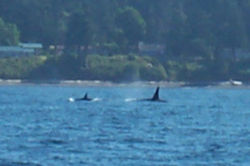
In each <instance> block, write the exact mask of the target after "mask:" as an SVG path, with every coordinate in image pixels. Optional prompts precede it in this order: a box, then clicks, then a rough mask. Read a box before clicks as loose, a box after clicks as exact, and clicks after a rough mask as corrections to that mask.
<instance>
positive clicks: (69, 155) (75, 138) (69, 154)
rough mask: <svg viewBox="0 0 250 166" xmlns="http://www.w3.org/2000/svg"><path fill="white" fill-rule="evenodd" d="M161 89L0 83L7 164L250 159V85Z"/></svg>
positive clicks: (0, 152) (236, 163)
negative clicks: (157, 99) (77, 99)
mask: <svg viewBox="0 0 250 166" xmlns="http://www.w3.org/2000/svg"><path fill="white" fill-rule="evenodd" d="M154 90H155V89H154V88H153V87H128V86H126V87H119V86H117V87H73V86H57V85H47V86H41V85H40V86H39V85H16V86H0V118H1V119H0V165H4V166H54V165H55V166H67V165H74V166H77V165H90V166H92V165H93V166H94V165H103V166H113V165H114V166H118V165H124V166H125V165H126V166H127V165H134V166H154V165H155V166H192V165H195V166H213V165H214V166H249V165H250V109H249V108H250V102H249V101H250V89H218V88H161V91H160V96H161V98H162V99H165V100H167V103H154V102H136V101H134V100H133V99H134V98H144V97H151V96H152V94H153V93H154ZM85 92H88V94H89V96H90V97H93V98H98V100H97V101H92V102H69V101H68V99H69V98H70V97H82V96H83V95H84V93H85Z"/></svg>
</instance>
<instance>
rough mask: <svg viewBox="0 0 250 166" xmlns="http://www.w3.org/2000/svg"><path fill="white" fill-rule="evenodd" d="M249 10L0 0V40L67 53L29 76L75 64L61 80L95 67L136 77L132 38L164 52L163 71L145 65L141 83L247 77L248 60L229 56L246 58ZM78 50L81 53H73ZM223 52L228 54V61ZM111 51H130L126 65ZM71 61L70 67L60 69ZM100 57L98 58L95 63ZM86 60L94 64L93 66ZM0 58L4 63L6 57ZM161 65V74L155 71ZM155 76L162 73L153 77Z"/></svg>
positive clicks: (235, 2) (188, 2) (204, 0)
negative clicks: (93, 55)
mask: <svg viewBox="0 0 250 166" xmlns="http://www.w3.org/2000/svg"><path fill="white" fill-rule="evenodd" d="M249 15H250V0H41V1H38V0H0V45H17V44H18V43H19V42H36V43H42V44H43V46H44V48H45V49H46V48H49V46H50V45H63V46H64V48H66V51H65V52H64V53H65V54H64V55H63V56H61V57H60V58H59V59H58V57H53V58H48V60H46V61H42V62H41V63H40V61H38V62H39V63H37V64H38V65H41V64H43V63H44V64H45V65H42V66H41V67H40V68H41V69H40V70H36V72H35V74H37V75H39V73H45V72H44V71H47V72H48V73H55V74H53V75H52V76H51V78H54V77H56V76H58V75H61V76H62V78H64V77H65V72H63V71H64V69H65V70H66V69H67V71H70V70H72V68H74V67H75V66H76V73H77V74H78V75H77V76H74V75H72V74H70V73H69V74H68V75H69V77H67V78H70V79H71V78H72V79H73V78H75V79H89V75H93V74H90V73H94V71H96V70H99V69H100V70H101V72H100V75H98V76H96V77H95V78H93V79H97V78H98V79H108V78H109V77H108V75H111V74H112V76H110V79H113V80H118V79H120V77H118V76H120V75H122V74H120V73H124V74H123V75H124V78H128V76H127V75H128V74H127V73H139V74H137V75H139V76H138V78H139V79H140V78H142V76H141V75H142V74H143V73H146V72H145V71H146V69H147V70H148V71H149V68H150V65H148V64H146V63H144V62H145V60H143V59H142V60H138V61H137V62H138V63H140V64H136V63H134V62H133V59H136V58H131V57H133V56H134V54H130V53H135V55H138V42H140V41H142V42H144V43H147V44H161V45H163V46H164V48H165V52H164V53H163V54H160V55H159V56H158V55H157V56H155V57H157V58H160V64H161V65H162V66H163V67H164V69H163V68H161V67H159V66H158V68H156V70H154V71H153V70H150V71H149V72H150V73H151V75H152V77H150V78H146V79H148V80H150V79H152V78H157V80H161V79H165V78H167V79H169V80H187V81H190V80H191V81H204V80H205V81H211V80H228V79H230V78H236V79H241V80H246V81H249V78H250V68H249V65H248V64H249V61H250V59H249V57H248V59H246V57H244V58H245V59H244V58H243V59H240V58H237V57H236V55H239V52H244V53H246V54H249V55H250V47H249V46H250V17H249ZM83 46H84V47H83ZM90 46H91V47H90ZM79 48H85V49H84V50H85V51H86V52H85V51H83V52H78V51H79V50H78V49H79ZM86 48H98V49H97V50H98V51H97V52H95V53H96V54H98V55H100V57H99V56H98V58H92V59H91V58H89V59H88V58H86V57H87V55H88V53H90V52H88V51H89V50H88V49H86ZM45 51H46V50H45ZM225 52H227V53H228V52H230V53H229V54H230V56H229V58H228V56H226V58H225ZM103 54H108V55H110V58H106V57H103V56H102V55H103ZM118 54H125V55H131V57H130V58H128V59H126V58H125V60H127V61H126V63H125V62H124V64H126V65H124V66H122V65H117V64H119V63H120V62H119V63H118V62H117V64H115V62H116V60H114V59H115V58H114V57H113V56H111V55H118ZM67 55H68V56H67ZM82 55H84V56H82ZM118 57H119V56H118ZM63 58H66V60H65V59H63ZM69 58H70V59H69ZM74 59H75V61H74V63H73V60H74ZM70 60H72V64H71V63H70V64H71V65H70V66H69V67H67V68H65V66H67V65H66V63H67V62H69V61H70ZM87 60H89V62H88V61H87ZM99 60H101V61H102V62H103V63H100V64H99V63H97V62H95V61H99ZM90 61H91V64H92V62H93V63H94V64H96V65H95V66H94V67H92V68H91V67H90V65H89V64H88V63H90ZM11 62H12V61H11ZM13 62H14V61H13ZM78 62H81V63H79V64H78ZM104 62H105V64H104ZM1 63H2V64H3V65H4V66H8V64H7V61H6V62H5V61H3V62H1ZM147 63H148V62H147ZM150 63H151V61H150ZM20 64H22V62H20ZM31 64H32V62H31ZM121 64H122V63H121ZM152 64H153V63H152ZM20 66H22V65H20ZM31 66H32V65H31ZM48 66H49V67H48ZM58 66H62V68H60V67H58ZM131 66H132V67H131ZM145 66H147V67H145ZM153 67H154V66H153ZM156 67H157V66H156ZM151 68H152V67H151ZM14 69H15V68H14V67H13V69H12V68H11V69H9V70H7V69H6V71H4V72H5V73H4V74H3V75H4V76H6V78H7V77H9V76H8V75H9V73H10V72H9V71H12V70H13V71H14ZM104 69H105V70H104ZM111 69H112V70H117V71H119V72H120V73H112V72H113V71H110V70H111ZM132 69H133V70H132ZM29 70H31V69H27V71H29ZM51 70H53V71H55V72H51ZM163 70H166V74H165V73H164V72H165V71H164V72H156V71H163ZM25 71H26V70H25ZM104 71H105V72H104ZM132 71H133V72H132ZM103 72H104V74H103ZM149 72H148V73H149ZM6 73H7V74H6ZM57 73H59V74H57ZM66 73H67V72H66ZM83 73H88V74H89V75H88V76H84V74H83ZM140 73H141V74H140ZM152 73H153V74H152ZM158 73H163V74H161V75H162V76H161V77H160V76H158V75H157V74H158ZM20 75H21V74H20ZM15 77H16V76H13V78H15ZM18 78H19V77H18ZM27 78H29V77H27ZM46 78H47V77H46ZM48 78H50V77H48ZM60 78H61V77H60ZM143 78H144V77H143ZM131 79H132V80H133V79H134V76H133V77H132V76H131Z"/></svg>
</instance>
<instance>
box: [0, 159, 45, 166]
mask: <svg viewBox="0 0 250 166" xmlns="http://www.w3.org/2000/svg"><path fill="white" fill-rule="evenodd" d="M0 165H4V166H41V165H40V164H36V163H30V162H21V161H5V160H0Z"/></svg>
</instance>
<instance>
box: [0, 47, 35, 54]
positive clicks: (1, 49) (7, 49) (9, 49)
mask: <svg viewBox="0 0 250 166" xmlns="http://www.w3.org/2000/svg"><path fill="white" fill-rule="evenodd" d="M0 52H23V53H33V52H34V49H30V48H21V47H18V46H0Z"/></svg>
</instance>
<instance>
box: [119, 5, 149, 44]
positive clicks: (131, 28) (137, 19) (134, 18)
mask: <svg viewBox="0 0 250 166" xmlns="http://www.w3.org/2000/svg"><path fill="white" fill-rule="evenodd" d="M116 24H117V27H118V32H119V33H120V35H122V37H123V39H124V40H123V41H125V44H128V46H130V47H132V48H133V47H134V48H136V47H137V44H138V42H139V41H140V40H143V37H144V35H145V30H146V23H145V21H144V19H143V17H142V16H141V14H140V13H139V12H138V11H137V10H136V9H135V8H133V7H125V8H124V9H120V10H119V12H118V15H117V17H116Z"/></svg>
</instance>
